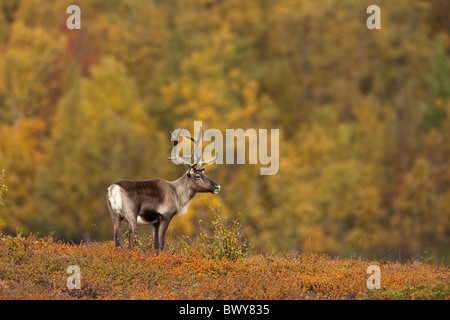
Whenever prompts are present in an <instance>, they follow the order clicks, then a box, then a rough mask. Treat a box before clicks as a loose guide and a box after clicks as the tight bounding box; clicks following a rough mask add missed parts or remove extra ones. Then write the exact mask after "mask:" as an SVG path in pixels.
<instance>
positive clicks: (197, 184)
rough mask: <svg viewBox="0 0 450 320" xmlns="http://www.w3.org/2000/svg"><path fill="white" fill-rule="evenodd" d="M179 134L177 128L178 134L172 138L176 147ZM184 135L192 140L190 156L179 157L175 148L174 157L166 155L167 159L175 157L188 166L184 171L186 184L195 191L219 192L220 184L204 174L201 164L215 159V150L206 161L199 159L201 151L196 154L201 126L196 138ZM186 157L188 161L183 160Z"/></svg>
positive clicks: (216, 155) (204, 168) (179, 131)
mask: <svg viewBox="0 0 450 320" xmlns="http://www.w3.org/2000/svg"><path fill="white" fill-rule="evenodd" d="M180 135H181V130H178V134H177V136H176V138H175V140H173V139H172V140H173V145H174V147H176V148H178V142H179V139H180ZM170 136H171V138H172V132H170ZM185 137H186V138H188V139H190V140H191V141H192V142H194V149H193V150H192V152H191V156H190V157H186V156H183V157H180V156H179V155H178V149H175V158H170V157H168V158H167V159H169V160H175V159H176V160H178V161H179V162H180V163H182V164H184V165H185V166H186V167H188V168H189V169H188V171H186V178H187V181H188V184H189V185H190V186H191V188H192V190H193V191H194V192H195V193H197V192H211V193H214V194H217V193H219V191H220V185H218V184H217V183H215V182H214V181H212V180H211V179H209V178H208V177H207V176H206V174H205V170H206V167H204V166H203V165H205V164H210V163H212V162H214V161H216V159H217V157H218V153H217V152H216V154H215V156H214V158H211V159H209V160H207V161H201V159H202V156H201V153H200V155H199V154H198V152H197V148H198V146H199V144H200V139H201V137H202V127H200V132H199V134H198V137H197V139H194V138H192V137H189V136H185ZM183 158H184V159H183ZM186 158H190V161H187V160H185V159H186Z"/></svg>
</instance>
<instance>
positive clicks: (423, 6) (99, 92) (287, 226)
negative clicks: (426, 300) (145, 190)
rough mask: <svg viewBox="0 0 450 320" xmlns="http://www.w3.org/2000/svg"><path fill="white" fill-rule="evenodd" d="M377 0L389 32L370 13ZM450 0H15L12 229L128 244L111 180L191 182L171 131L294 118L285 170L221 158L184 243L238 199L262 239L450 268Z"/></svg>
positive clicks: (2, 180) (9, 36)
mask: <svg viewBox="0 0 450 320" xmlns="http://www.w3.org/2000/svg"><path fill="white" fill-rule="evenodd" d="M75 2H77V3H76V4H77V5H78V6H79V7H80V9H81V29H73V30H71V29H68V28H67V25H66V22H67V19H68V17H69V15H70V14H68V13H67V12H66V9H67V7H68V6H69V5H71V4H74V3H75ZM372 4H376V5H378V6H379V7H380V9H381V28H380V29H373V30H370V29H368V27H367V26H366V20H367V19H368V17H369V14H367V13H366V9H367V7H368V6H369V5H372ZM448 12H450V3H449V2H448V1H445V0H396V1H387V0H385V1H382V0H371V1H367V0H363V1H354V0H340V1H331V0H321V1H308V0H282V1H279V0H255V1H241V0H223V1H219V0H217V1H214V0H177V1H162V0H161V1H160V0H153V1H149V0H145V1H144V0H142V1H141V0H120V1H119V0H108V1H100V0H90V1H72V0H70V1H68V0H52V1H38V0H0V232H2V233H4V234H11V235H14V234H16V233H18V232H20V233H24V234H29V233H30V232H32V233H35V234H36V233H37V234H38V235H39V236H43V237H44V236H47V235H52V236H54V237H55V238H57V239H60V240H62V241H65V242H71V243H72V242H73V243H79V242H80V241H83V242H85V243H90V242H92V241H105V240H112V239H113V228H112V223H111V219H110V215H109V211H108V207H107V205H106V201H105V196H106V188H107V187H108V186H109V185H111V184H112V183H113V182H115V181H117V180H119V179H131V180H145V179H150V178H154V177H161V178H164V179H167V180H175V179H177V178H178V177H179V176H181V175H182V174H183V173H184V172H185V171H186V168H185V167H183V166H181V165H180V166H176V165H175V164H174V163H172V162H171V161H168V160H167V157H168V156H170V152H171V150H172V147H173V144H172V141H170V136H169V131H172V130H174V129H176V128H186V129H188V130H190V131H191V132H193V130H194V121H202V125H203V127H204V129H205V130H207V129H208V128H215V129H218V130H220V131H221V132H224V133H225V131H226V129H228V128H232V129H237V128H242V129H243V130H247V129H249V128H254V129H256V130H258V129H269V130H270V129H279V170H278V172H277V173H276V174H273V175H261V174H260V168H261V166H262V164H260V163H259V162H258V164H248V161H247V163H246V164H212V165H209V166H208V169H207V171H206V172H207V174H208V177H210V178H211V179H212V180H214V181H215V182H217V183H218V184H220V185H221V187H222V189H221V192H220V193H219V194H217V195H215V194H202V195H199V196H198V197H196V198H195V199H194V200H193V201H192V204H191V206H190V207H189V210H188V212H187V214H186V215H183V216H179V217H175V218H174V219H173V221H172V223H171V225H170V227H169V229H168V232H167V237H168V241H169V242H170V241H172V242H173V241H179V237H190V238H191V239H192V241H195V239H197V238H198V237H199V235H200V230H202V228H203V229H204V228H207V226H208V222H209V221H211V220H212V219H213V218H214V212H217V210H220V212H221V214H223V216H225V217H229V218H230V219H236V220H238V221H239V223H240V225H241V227H242V229H241V232H242V234H243V236H245V238H246V239H248V242H249V243H250V244H251V245H252V248H253V250H256V251H258V252H268V251H277V252H278V251H280V252H300V253H314V254H322V253H327V254H329V255H331V256H340V257H355V256H356V257H363V258H367V259H385V260H391V261H395V260H400V261H407V260H408V259H409V260H420V259H425V260H427V261H430V260H431V261H433V262H440V261H444V263H446V264H448V263H450V260H449V259H450V241H449V240H450V205H449V204H450V170H449V167H450V140H449V139H450V26H449V19H448ZM206 145H207V143H206V142H204V146H206ZM269 150H270V149H269ZM2 172H3V175H2ZM218 208H220V209H218ZM139 232H140V234H141V235H143V236H145V235H146V234H148V233H150V232H151V230H149V229H146V227H142V228H141V229H140V231H139ZM177 239H178V240H177Z"/></svg>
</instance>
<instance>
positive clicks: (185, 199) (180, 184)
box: [170, 173, 196, 207]
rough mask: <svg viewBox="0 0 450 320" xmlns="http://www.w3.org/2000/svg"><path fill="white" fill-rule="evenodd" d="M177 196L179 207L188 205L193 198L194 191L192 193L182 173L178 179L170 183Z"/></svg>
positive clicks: (186, 178)
mask: <svg viewBox="0 0 450 320" xmlns="http://www.w3.org/2000/svg"><path fill="white" fill-rule="evenodd" d="M170 184H171V185H172V186H173V187H174V189H175V192H176V194H177V199H178V201H179V206H180V207H183V206H185V205H186V204H188V203H189V202H190V201H191V200H192V198H193V197H194V196H195V194H196V193H195V191H193V190H192V189H191V188H190V186H189V182H188V177H187V175H186V173H184V174H183V175H182V176H181V177H180V178H178V179H177V180H175V181H172V182H171V183H170Z"/></svg>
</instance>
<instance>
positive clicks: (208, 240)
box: [200, 207, 250, 260]
mask: <svg viewBox="0 0 450 320" xmlns="http://www.w3.org/2000/svg"><path fill="white" fill-rule="evenodd" d="M212 211H213V214H214V220H213V221H212V234H211V233H210V232H208V231H207V230H206V229H205V228H204V227H203V226H201V232H200V242H201V243H200V248H201V249H202V251H204V252H205V253H206V254H207V255H208V256H210V257H211V258H215V259H222V258H227V259H231V260H236V259H237V258H240V257H243V256H245V254H246V253H247V252H248V250H249V249H250V245H249V244H248V242H247V240H246V239H243V237H242V234H241V225H240V223H239V222H238V221H237V220H233V221H231V222H230V221H228V219H227V218H226V217H221V215H220V207H219V208H217V210H215V209H212Z"/></svg>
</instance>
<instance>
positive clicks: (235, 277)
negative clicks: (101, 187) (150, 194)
mask: <svg viewBox="0 0 450 320" xmlns="http://www.w3.org/2000/svg"><path fill="white" fill-rule="evenodd" d="M197 240H198V241H192V240H191V239H188V238H183V239H179V240H178V241H177V242H176V243H171V244H170V250H169V252H164V253H162V254H160V255H158V256H156V255H155V254H154V251H153V250H150V249H149V248H148V244H147V242H144V241H142V239H140V238H138V239H137V241H136V247H137V248H136V249H135V250H133V251H129V250H128V249H127V248H126V246H123V248H122V249H119V250H116V249H115V248H114V243H113V241H106V242H91V243H81V244H73V243H64V242H62V241H56V240H55V239H54V238H53V237H51V236H47V237H43V238H42V237H39V236H38V235H36V234H30V235H28V236H23V235H22V234H20V233H18V234H17V235H16V236H10V235H3V234H0V298H1V299H450V288H449V285H450V270H449V268H448V267H447V266H445V265H431V264H426V263H406V264H400V263H397V262H387V261H364V260H361V259H336V258H331V257H328V256H326V255H316V254H297V253H295V254H288V253H267V254H260V253H251V250H249V249H248V248H249V247H251V246H250V245H249V244H248V243H247V242H246V241H244V240H242V237H241V234H240V226H239V224H238V223H237V222H236V221H227V220H226V219H223V218H221V217H220V216H219V215H218V214H217V215H216V218H215V220H214V223H213V228H212V229H211V231H209V232H208V230H207V229H206V228H203V230H202V234H201V236H200V237H199V239H197ZM144 243H145V244H144ZM71 265H77V266H78V267H79V268H80V272H81V287H80V289H68V287H67V279H68V278H69V277H70V276H71V274H68V273H67V268H68V267H69V266H71ZM369 265H378V266H379V267H380V270H381V289H379V290H375V289H372V290H369V289H368V288H367V285H366V282H367V279H368V277H369V276H370V275H369V274H367V273H366V269H367V267H368V266H369Z"/></svg>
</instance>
